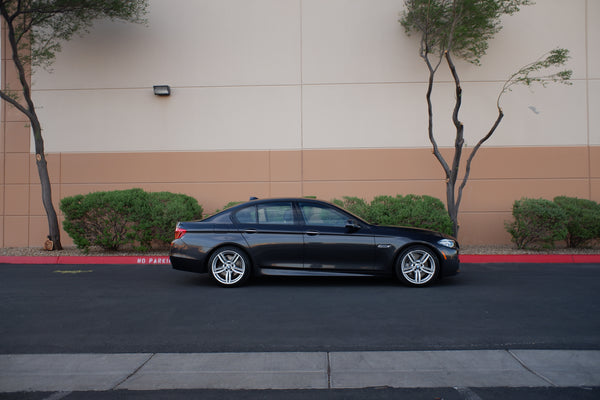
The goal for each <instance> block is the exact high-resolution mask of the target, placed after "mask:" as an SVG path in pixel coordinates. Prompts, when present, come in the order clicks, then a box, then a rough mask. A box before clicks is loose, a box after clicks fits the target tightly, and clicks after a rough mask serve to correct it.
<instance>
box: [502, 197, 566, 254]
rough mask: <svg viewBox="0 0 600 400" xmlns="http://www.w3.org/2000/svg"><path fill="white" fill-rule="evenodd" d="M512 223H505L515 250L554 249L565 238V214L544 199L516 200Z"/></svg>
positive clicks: (555, 205) (554, 204)
mask: <svg viewBox="0 0 600 400" xmlns="http://www.w3.org/2000/svg"><path fill="white" fill-rule="evenodd" d="M512 214H513V217H514V221H513V222H507V223H506V230H507V231H508V233H510V234H511V236H512V240H513V242H514V243H515V244H516V245H517V248H519V249H524V248H528V247H538V246H539V245H541V246H543V247H546V248H548V247H550V248H553V247H554V242H555V241H557V240H565V239H566V237H567V233H568V231H567V213H566V212H565V211H564V210H563V209H562V208H561V207H560V206H559V205H558V204H556V203H554V202H552V201H550V200H545V199H527V198H523V199H521V200H517V201H515V202H514V204H513V211H512Z"/></svg>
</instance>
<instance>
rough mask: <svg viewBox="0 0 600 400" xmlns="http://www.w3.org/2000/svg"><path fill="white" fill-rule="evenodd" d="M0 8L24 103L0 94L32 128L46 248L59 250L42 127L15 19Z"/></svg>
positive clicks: (59, 243)
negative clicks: (46, 221)
mask: <svg viewBox="0 0 600 400" xmlns="http://www.w3.org/2000/svg"><path fill="white" fill-rule="evenodd" d="M0 11H1V14H2V17H3V19H4V20H5V21H6V22H7V24H6V26H7V28H8V35H7V38H8V43H9V44H10V47H11V50H12V60H13V63H14V65H15V68H16V70H17V72H18V76H19V82H20V84H21V89H22V92H21V93H22V95H23V99H22V100H24V102H25V105H23V104H21V102H19V101H17V99H15V98H13V97H11V96H9V95H8V94H6V93H5V92H4V90H0V97H1V98H2V99H3V100H5V101H7V102H8V103H10V104H12V105H13V106H14V107H15V108H16V109H17V110H19V111H20V112H22V113H23V114H25V115H26V116H27V118H28V119H29V121H30V122H31V130H32V132H33V139H34V143H35V161H36V164H37V169H38V175H39V178H40V183H41V186H42V203H43V204H44V209H45V210H46V216H47V218H48V231H49V232H48V240H50V242H51V243H48V242H47V243H46V245H45V247H46V249H48V250H62V244H61V242H60V228H59V225H58V217H57V215H56V210H55V209H54V205H53V204H52V189H51V185H50V176H49V175H48V164H47V162H46V155H45V154H44V139H43V138H42V126H41V124H40V121H39V119H38V116H37V113H36V111H35V105H34V104H33V99H32V97H31V88H30V86H29V80H28V78H27V73H26V72H25V67H24V65H23V61H22V60H21V56H20V54H19V46H18V44H17V40H16V36H15V27H14V25H13V24H14V23H15V20H14V18H10V17H9V15H8V10H7V9H6V8H5V7H4V4H3V5H2V7H1V8H0Z"/></svg>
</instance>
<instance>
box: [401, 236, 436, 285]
mask: <svg viewBox="0 0 600 400" xmlns="http://www.w3.org/2000/svg"><path fill="white" fill-rule="evenodd" d="M395 269H396V276H397V277H398V279H399V280H400V282H402V283H403V284H405V285H408V286H415V287H421V286H427V285H430V284H431V283H433V282H434V281H435V280H436V278H437V277H438V275H439V272H440V262H439V260H438V257H437V255H436V254H435V253H434V252H433V250H431V249H430V248H428V247H426V246H412V247H409V248H408V249H406V250H404V251H403V252H402V254H400V257H398V260H397V261H396V268H395Z"/></svg>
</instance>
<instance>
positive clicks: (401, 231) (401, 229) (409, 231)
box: [371, 225, 454, 239]
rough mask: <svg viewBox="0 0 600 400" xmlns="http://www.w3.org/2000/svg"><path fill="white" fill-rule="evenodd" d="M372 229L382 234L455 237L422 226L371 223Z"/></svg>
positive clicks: (375, 232) (376, 233) (377, 233)
mask: <svg viewBox="0 0 600 400" xmlns="http://www.w3.org/2000/svg"><path fill="white" fill-rule="evenodd" d="M371 230H372V232H373V233H374V234H375V235H382V236H412V237H415V236H418V237H419V236H420V237H430V238H440V239H442V238H448V239H454V238H453V237H452V236H449V235H446V234H443V233H440V232H436V231H431V230H429V229H422V228H412V227H408V226H380V225H371Z"/></svg>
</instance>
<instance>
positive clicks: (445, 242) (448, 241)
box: [438, 239, 456, 249]
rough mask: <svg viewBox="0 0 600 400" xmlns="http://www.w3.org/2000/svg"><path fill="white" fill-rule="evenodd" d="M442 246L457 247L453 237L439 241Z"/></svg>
mask: <svg viewBox="0 0 600 400" xmlns="http://www.w3.org/2000/svg"><path fill="white" fill-rule="evenodd" d="M438 244H439V245H440V246H444V247H449V248H451V249H453V248H455V247H456V242H455V241H454V240H452V239H442V240H439V241H438Z"/></svg>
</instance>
